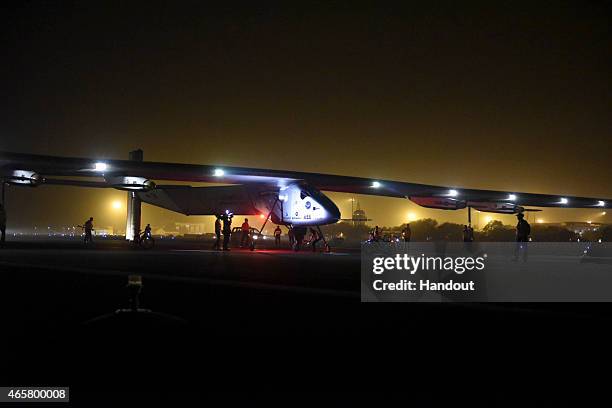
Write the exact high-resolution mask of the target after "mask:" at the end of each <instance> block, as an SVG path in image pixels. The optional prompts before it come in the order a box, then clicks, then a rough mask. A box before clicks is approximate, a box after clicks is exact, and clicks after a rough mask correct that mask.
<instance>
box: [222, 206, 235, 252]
mask: <svg viewBox="0 0 612 408" xmlns="http://www.w3.org/2000/svg"><path fill="white" fill-rule="evenodd" d="M233 216H234V214H231V213H225V214H223V215H222V216H221V220H222V221H223V250H224V251H229V250H230V249H229V247H228V246H229V242H230V237H231V235H232V217H233Z"/></svg>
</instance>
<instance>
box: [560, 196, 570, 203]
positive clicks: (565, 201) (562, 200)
mask: <svg viewBox="0 0 612 408" xmlns="http://www.w3.org/2000/svg"><path fill="white" fill-rule="evenodd" d="M559 202H560V203H561V204H567V203H569V200H568V199H567V198H565V197H563V198H561V201H559Z"/></svg>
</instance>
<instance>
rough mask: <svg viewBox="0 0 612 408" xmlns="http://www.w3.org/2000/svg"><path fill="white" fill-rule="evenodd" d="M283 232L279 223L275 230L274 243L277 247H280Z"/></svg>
mask: <svg viewBox="0 0 612 408" xmlns="http://www.w3.org/2000/svg"><path fill="white" fill-rule="evenodd" d="M281 234H282V231H281V229H280V225H277V226H276V229H275V230H274V245H276V247H277V248H278V247H280V241H281Z"/></svg>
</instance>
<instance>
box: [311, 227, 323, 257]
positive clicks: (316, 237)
mask: <svg viewBox="0 0 612 408" xmlns="http://www.w3.org/2000/svg"><path fill="white" fill-rule="evenodd" d="M321 238H322V237H321V236H320V235H319V233H318V232H317V230H316V229H314V228H310V245H312V252H315V251H316V250H317V242H319V241H320V240H321Z"/></svg>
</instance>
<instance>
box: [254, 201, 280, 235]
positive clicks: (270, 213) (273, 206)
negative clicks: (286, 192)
mask: <svg viewBox="0 0 612 408" xmlns="http://www.w3.org/2000/svg"><path fill="white" fill-rule="evenodd" d="M276 203H278V196H276V200H274V204H272V208H270V212H269V213H268V216H267V217H266V220H265V221H264V223H263V225H262V226H261V229H260V230H259V233H258V234H259V235H261V233H262V231H263V229H264V228H265V226H266V224H267V223H268V220H269V219H270V216H271V215H272V211H274V208H275V207H276Z"/></svg>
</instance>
